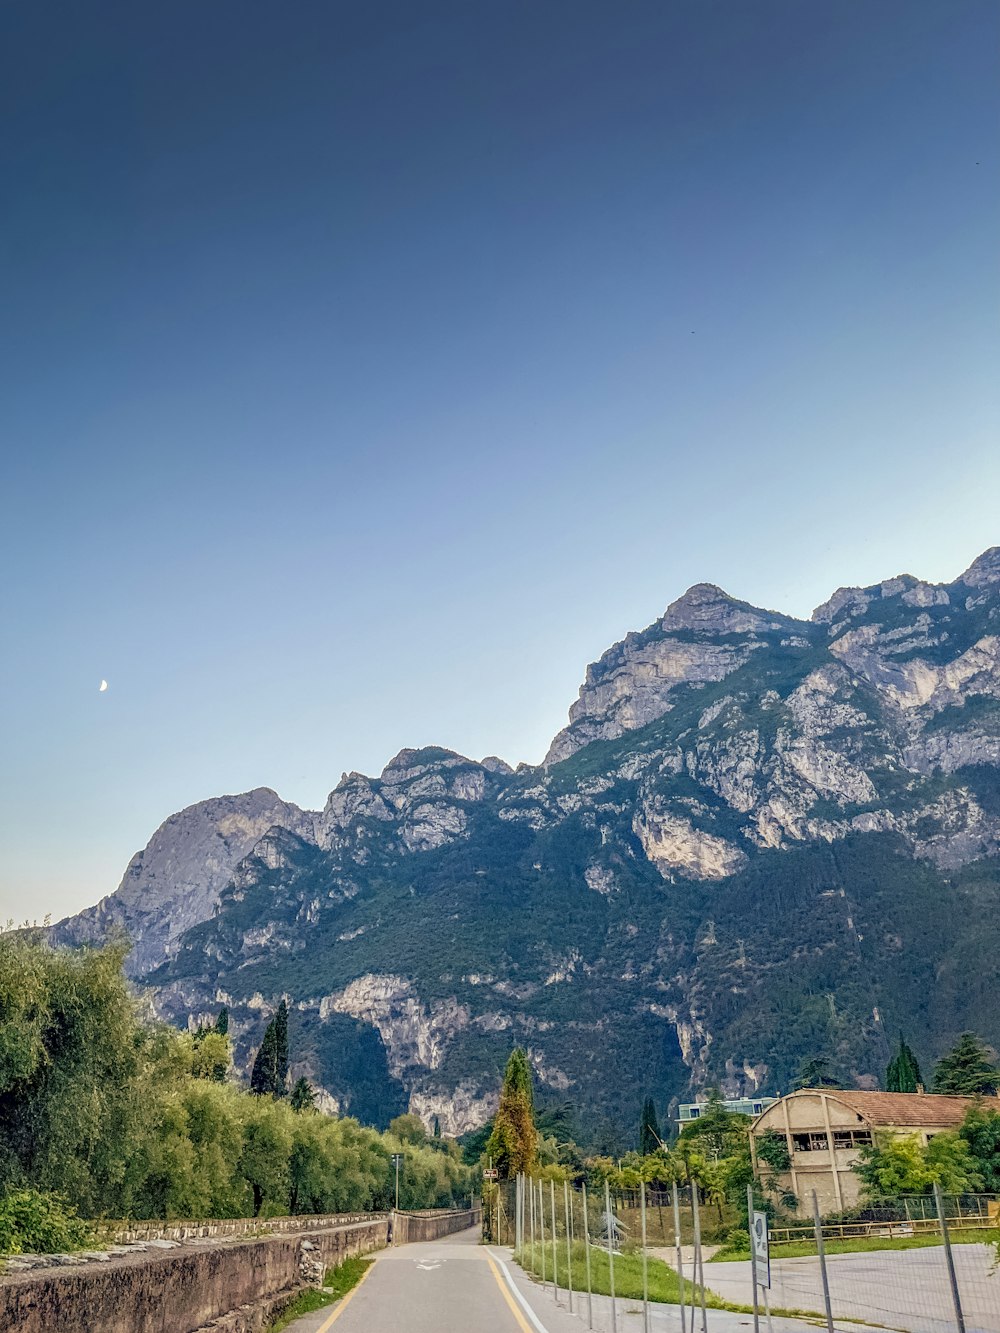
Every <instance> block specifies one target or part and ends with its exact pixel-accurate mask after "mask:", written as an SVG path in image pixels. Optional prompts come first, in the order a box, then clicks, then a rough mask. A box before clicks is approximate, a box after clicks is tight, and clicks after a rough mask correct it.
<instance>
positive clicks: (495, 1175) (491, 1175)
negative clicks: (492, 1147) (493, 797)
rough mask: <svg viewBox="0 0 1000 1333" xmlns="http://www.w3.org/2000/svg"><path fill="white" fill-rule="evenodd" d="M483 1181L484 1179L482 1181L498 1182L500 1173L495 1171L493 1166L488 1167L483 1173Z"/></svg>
mask: <svg viewBox="0 0 1000 1333" xmlns="http://www.w3.org/2000/svg"><path fill="white" fill-rule="evenodd" d="M483 1179H484V1180H499V1179H500V1172H499V1171H498V1170H497V1169H496V1167H495V1166H488V1167H487V1168H486V1169H485V1171H484V1172H483Z"/></svg>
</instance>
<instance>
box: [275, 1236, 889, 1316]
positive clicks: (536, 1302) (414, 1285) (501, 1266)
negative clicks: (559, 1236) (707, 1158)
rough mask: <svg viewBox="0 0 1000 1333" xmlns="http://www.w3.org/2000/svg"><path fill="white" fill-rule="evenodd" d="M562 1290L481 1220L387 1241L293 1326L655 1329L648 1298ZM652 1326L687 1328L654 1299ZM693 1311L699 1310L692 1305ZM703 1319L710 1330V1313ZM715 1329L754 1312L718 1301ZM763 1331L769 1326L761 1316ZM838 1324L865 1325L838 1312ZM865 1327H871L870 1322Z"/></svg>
mask: <svg viewBox="0 0 1000 1333" xmlns="http://www.w3.org/2000/svg"><path fill="white" fill-rule="evenodd" d="M573 1307H574V1308H573V1313H572V1314H571V1313H570V1311H569V1298H568V1295H567V1293H566V1292H565V1291H563V1290H560V1292H559V1293H558V1297H557V1296H556V1295H555V1294H554V1293H553V1291H552V1285H551V1283H549V1284H548V1285H547V1286H545V1287H543V1286H542V1284H541V1283H540V1282H538V1281H536V1280H535V1279H534V1278H531V1277H529V1276H528V1275H527V1274H526V1273H524V1272H523V1270H522V1269H521V1268H519V1267H518V1265H516V1264H515V1263H514V1262H513V1259H512V1257H511V1252H510V1250H509V1249H506V1248H503V1247H501V1246H484V1245H480V1244H479V1229H478V1228H475V1229H473V1230H471V1231H467V1232H463V1233H461V1235H458V1236H451V1237H449V1238H448V1239H447V1240H444V1241H430V1242H426V1243H424V1244H419V1245H401V1246H399V1247H398V1248H396V1249H390V1250H384V1251H382V1252H381V1253H380V1254H379V1255H378V1256H377V1258H376V1261H375V1263H374V1265H373V1266H372V1268H371V1269H370V1270H369V1272H368V1274H367V1276H366V1277H365V1278H364V1279H363V1280H362V1282H361V1283H360V1285H359V1286H357V1287H355V1288H354V1290H353V1292H350V1293H348V1295H347V1296H346V1297H345V1298H344V1300H343V1301H341V1302H339V1303H338V1304H337V1305H335V1306H328V1307H327V1308H326V1309H325V1310H320V1311H317V1312H316V1314H312V1315H307V1316H305V1317H304V1318H302V1319H299V1320H296V1322H295V1323H294V1324H291V1325H289V1331H288V1333H587V1330H588V1324H590V1318H591V1310H592V1320H593V1322H592V1324H590V1327H592V1328H593V1329H594V1330H595V1331H596V1333H612V1330H617V1333H647V1330H646V1329H645V1328H644V1323H643V1311H642V1303H641V1302H640V1301H635V1300H631V1299H629V1300H623V1299H621V1298H619V1300H618V1301H617V1302H616V1304H615V1312H614V1317H612V1310H611V1301H610V1299H609V1298H608V1297H606V1296H594V1297H593V1300H592V1306H591V1305H589V1304H588V1301H587V1296H586V1293H583V1294H582V1295H581V1294H580V1293H575V1294H574V1298H573ZM649 1316H650V1317H649V1325H648V1333H681V1328H680V1310H679V1307H677V1306H675V1305H656V1304H655V1303H651V1305H650V1310H649ZM688 1318H689V1319H690V1311H688ZM696 1328H697V1330H698V1331H699V1333H700V1330H701V1313H700V1311H699V1313H698V1319H697V1322H696ZM706 1328H707V1330H708V1333H752V1329H753V1318H752V1316H751V1315H745V1314H730V1313H728V1312H726V1311H722V1310H709V1311H708V1312H707V1318H706ZM761 1329H762V1333H763V1330H764V1329H765V1324H764V1320H763V1316H762V1317H761ZM810 1330H811V1325H810V1324H808V1323H803V1322H801V1321H799V1320H795V1319H775V1320H774V1321H773V1333H810ZM837 1331H838V1333H861V1331H860V1330H858V1329H857V1326H856V1325H855V1326H852V1325H850V1324H845V1323H843V1322H841V1321H839V1320H838V1322H837ZM864 1333H871V1330H870V1329H868V1330H865V1331H864Z"/></svg>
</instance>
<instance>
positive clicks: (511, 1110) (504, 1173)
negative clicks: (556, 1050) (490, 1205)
mask: <svg viewBox="0 0 1000 1333" xmlns="http://www.w3.org/2000/svg"><path fill="white" fill-rule="evenodd" d="M485 1151H486V1155H487V1157H491V1158H492V1159H493V1165H494V1166H495V1167H496V1169H497V1171H498V1172H499V1177H500V1179H501V1180H506V1179H508V1178H509V1177H511V1176H516V1175H517V1174H518V1173H519V1172H521V1171H530V1170H531V1168H532V1166H534V1164H535V1159H536V1157H537V1155H538V1131H537V1130H536V1129H535V1097H534V1092H533V1089H532V1080H531V1065H530V1064H529V1063H528V1056H527V1053H526V1052H525V1051H524V1050H522V1049H521V1047H520V1046H518V1047H517V1048H516V1049H515V1050H513V1051H511V1053H510V1059H509V1060H508V1061H507V1068H506V1069H505V1070H504V1075H503V1086H502V1087H501V1089H500V1105H499V1106H498V1107H497V1113H496V1115H495V1116H494V1118H493V1133H492V1134H491V1135H490V1137H489V1140H488V1142H487V1144H486V1149H485Z"/></svg>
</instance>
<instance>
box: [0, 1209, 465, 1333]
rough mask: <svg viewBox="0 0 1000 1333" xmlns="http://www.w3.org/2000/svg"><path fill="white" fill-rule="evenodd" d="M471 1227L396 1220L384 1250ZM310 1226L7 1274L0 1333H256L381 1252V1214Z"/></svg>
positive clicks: (404, 1216) (445, 1220) (405, 1217)
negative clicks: (347, 1266)
mask: <svg viewBox="0 0 1000 1333" xmlns="http://www.w3.org/2000/svg"><path fill="white" fill-rule="evenodd" d="M480 1218H481V1212H480V1210H479V1209H478V1208H476V1209H467V1210H456V1211H451V1210H448V1211H445V1210H441V1211H438V1212H428V1213H420V1214H416V1213H396V1214H395V1215H394V1217H393V1219H392V1221H393V1243H394V1244H405V1243H406V1242H407V1241H421V1240H437V1239H439V1238H440V1237H442V1236H449V1235H452V1234H453V1233H455V1232H456V1231H464V1230H465V1229H466V1228H468V1227H471V1226H474V1225H476V1224H477V1223H478V1222H479V1221H480ZM315 1221H316V1219H302V1226H300V1234H297V1235H278V1236H262V1237H259V1238H256V1239H252V1240H247V1239H242V1240H241V1239H236V1238H234V1239H230V1240H226V1239H216V1238H201V1239H188V1240H185V1241H183V1242H182V1243H181V1244H180V1245H179V1246H177V1247H176V1248H171V1249H165V1250H160V1251H157V1252H155V1253H150V1252H149V1251H144V1252H143V1253H133V1254H126V1255H121V1256H115V1257H112V1258H110V1259H107V1260H106V1261H105V1262H98V1261H94V1262H92V1263H86V1264H83V1265H81V1266H80V1267H72V1268H65V1267H59V1268H47V1269H36V1270H33V1271H32V1272H29V1273H12V1274H10V1275H8V1276H5V1277H2V1278H0V1333H53V1330H55V1329H66V1330H67V1333H69V1331H70V1330H71V1331H72V1333H209V1330H211V1333H258V1330H261V1329H264V1328H266V1327H267V1321H268V1320H269V1319H271V1318H273V1317H274V1316H275V1315H277V1314H279V1313H280V1312H281V1309H282V1308H283V1307H284V1306H285V1305H286V1304H288V1303H289V1302H290V1301H291V1300H292V1299H293V1298H294V1297H295V1295H296V1294H297V1293H298V1292H299V1291H301V1290H302V1289H303V1288H304V1287H305V1286H308V1285H311V1284H314V1282H315V1278H316V1275H317V1274H318V1273H319V1272H322V1271H323V1270H324V1269H326V1268H330V1267H334V1266H335V1265H337V1264H339V1263H341V1262H342V1261H343V1260H344V1259H346V1258H348V1257H349V1256H350V1255H355V1254H369V1253H371V1252H372V1251H373V1250H379V1249H382V1248H383V1247H384V1246H385V1245H386V1243H387V1240H388V1236H389V1222H390V1217H389V1215H388V1214H381V1215H379V1216H376V1217H373V1218H369V1219H366V1220H364V1221H359V1222H352V1223H349V1224H347V1225H341V1226H336V1227H329V1226H328V1227H327V1228H325V1229H322V1228H312V1229H308V1230H305V1229H304V1228H305V1227H306V1226H307V1225H308V1223H310V1222H313V1223H315ZM257 1225H260V1224H259V1223H258V1224H257ZM161 1239H171V1238H169V1237H161Z"/></svg>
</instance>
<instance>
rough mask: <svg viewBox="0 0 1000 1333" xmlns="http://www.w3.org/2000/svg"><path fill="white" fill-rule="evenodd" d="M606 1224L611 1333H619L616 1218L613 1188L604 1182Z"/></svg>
mask: <svg viewBox="0 0 1000 1333" xmlns="http://www.w3.org/2000/svg"><path fill="white" fill-rule="evenodd" d="M604 1223H605V1226H606V1228H607V1232H608V1273H609V1283H610V1286H611V1333H618V1309H617V1306H616V1305H615V1252H614V1242H613V1241H612V1239H611V1236H612V1232H613V1231H614V1229H615V1223H614V1218H613V1217H612V1216H611V1188H610V1186H609V1185H608V1182H607V1181H605V1182H604Z"/></svg>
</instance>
